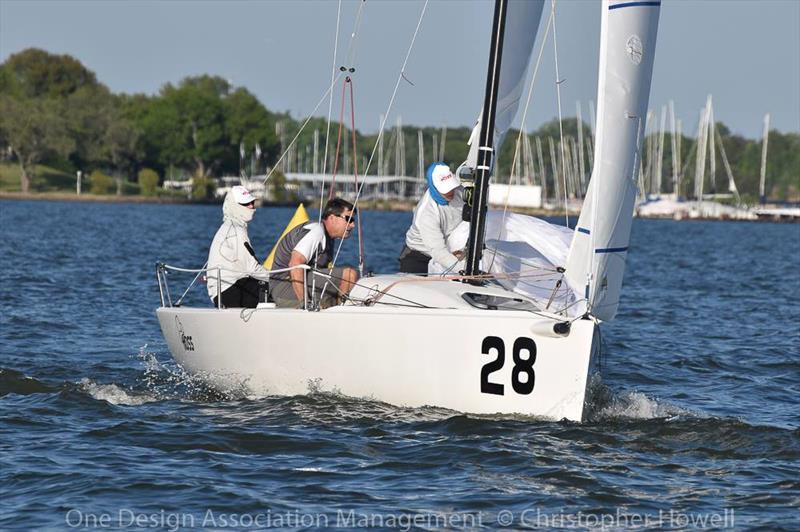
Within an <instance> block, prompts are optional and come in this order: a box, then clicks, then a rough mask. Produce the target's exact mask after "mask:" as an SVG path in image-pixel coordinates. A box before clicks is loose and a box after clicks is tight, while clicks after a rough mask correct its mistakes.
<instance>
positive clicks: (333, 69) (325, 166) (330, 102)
mask: <svg viewBox="0 0 800 532" xmlns="http://www.w3.org/2000/svg"><path fill="white" fill-rule="evenodd" d="M341 16H342V0H339V7H338V8H337V10H336V34H335V36H334V39H333V60H332V62H331V87H333V85H334V83H336V81H335V78H336V72H338V69H337V68H336V54H337V52H338V50H339V27H340V22H341ZM332 113H333V91H332V90H331V91H330V96H329V98H328V123H327V125H326V128H325V149H324V153H323V155H322V175H323V176H324V175H325V173H326V172H327V171H328V144H329V139H330V134H331V114H332ZM321 187H322V188H321V190H320V195H319V218H318V219H317V222H322V208H323V205H322V202H323V201H325V180H324V179H323V180H322V185H321Z"/></svg>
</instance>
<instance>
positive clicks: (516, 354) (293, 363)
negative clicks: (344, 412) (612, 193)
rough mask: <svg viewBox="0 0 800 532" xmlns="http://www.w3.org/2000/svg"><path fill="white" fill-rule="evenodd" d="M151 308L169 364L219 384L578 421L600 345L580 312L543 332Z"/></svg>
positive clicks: (394, 313) (455, 318) (364, 313)
mask: <svg viewBox="0 0 800 532" xmlns="http://www.w3.org/2000/svg"><path fill="white" fill-rule="evenodd" d="M432 284H438V285H441V284H442V283H428V285H432ZM445 284H450V285H454V286H452V287H449V288H452V290H458V289H459V287H463V286H469V285H463V284H461V283H445ZM455 285H457V286H455ZM437 288H438V287H437ZM424 289H425V287H423V290H424ZM452 290H450V291H452ZM445 292H447V290H446V291H445ZM439 296H440V297H441V298H442V299H446V298H447V297H448V294H447V293H444V294H441V293H440V294H439ZM467 307H468V305H467ZM156 313H157V315H158V320H159V323H160V325H161V330H162V332H163V334H164V338H165V339H166V341H167V344H168V346H169V349H170V351H171V353H172V355H173V357H174V358H175V360H176V361H177V362H178V363H179V364H180V365H181V366H182V367H183V368H184V369H185V370H186V371H187V372H188V373H190V374H192V375H197V376H200V377H201V378H202V379H203V380H205V381H206V382H207V383H208V384H210V385H211V386H213V387H215V388H217V389H220V390H232V389H234V390H241V391H245V393H251V394H256V395H299V394H306V393H309V392H310V391H326V392H336V393H342V394H344V395H348V396H354V397H363V398H369V399H373V400H380V401H384V402H387V403H391V404H394V405H398V406H409V407H419V406H424V405H430V406H437V407H444V408H449V409H453V410H457V411H461V412H469V413H478V414H492V413H504V414H512V413H514V414H523V415H531V416H538V417H543V418H549V419H563V418H566V419H569V420H575V421H581V420H582V419H583V415H584V402H585V396H586V385H587V381H588V376H589V371H590V368H591V360H592V355H593V353H594V352H595V350H596V349H597V347H598V345H597V342H598V338H597V337H596V335H595V331H596V328H597V326H596V325H595V323H594V322H592V321H589V320H578V321H575V322H574V323H573V324H572V327H571V330H570V332H569V333H568V334H567V335H566V336H557V335H555V334H552V333H550V334H547V330H548V329H549V330H552V324H553V323H555V322H554V321H553V320H552V319H548V318H542V317H539V316H537V315H534V314H532V313H529V312H523V311H503V310H485V309H477V308H472V307H469V308H425V309H421V308H413V307H394V306H389V307H381V306H380V305H373V306H350V305H348V306H340V307H334V308H330V309H327V310H323V311H319V312H307V311H303V310H293V309H276V308H270V309H247V310H242V309H223V310H219V309H212V308H181V307H162V308H159V309H158V310H157V311H156ZM541 331H545V334H540V332H541ZM500 351H502V353H500ZM531 351H535V356H533V357H532V355H531ZM531 358H533V359H534V360H533V362H530V360H531ZM529 376H530V377H532V379H533V385H532V386H530V385H529V384H527V382H528V377H529ZM515 383H516V384H515ZM529 388H530V389H529Z"/></svg>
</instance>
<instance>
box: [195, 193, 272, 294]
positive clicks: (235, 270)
mask: <svg viewBox="0 0 800 532" xmlns="http://www.w3.org/2000/svg"><path fill="white" fill-rule="evenodd" d="M255 212H256V199H255V198H254V197H253V195H252V194H250V191H249V190H247V189H246V188H244V187H243V186H240V185H237V186H235V187H233V188H231V190H230V191H229V192H228V194H227V195H226V196H225V201H224V202H223V204H222V220H223V221H222V225H221V226H220V228H219V229H218V230H217V234H216V235H214V240H213V241H212V242H211V249H209V251H208V275H207V278H208V297H210V298H211V300H212V301H213V302H214V306H217V305H218V301H217V296H218V294H219V295H221V296H222V306H223V307H227V308H230V307H246V308H255V307H256V306H257V305H258V302H259V294H260V290H259V279H256V278H254V277H251V275H253V274H255V275H257V276H258V277H260V278H261V279H262V280H264V279H266V277H267V272H266V270H265V269H264V267H263V266H261V262H260V261H259V260H258V259H257V258H256V254H255V251H253V246H251V245H250V238H249V237H248V236H247V224H248V223H249V222H250V220H252V219H253V215H254V214H255ZM216 268H219V283H220V286H218V283H217V270H216Z"/></svg>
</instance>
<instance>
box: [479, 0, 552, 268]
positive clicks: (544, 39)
mask: <svg viewBox="0 0 800 532" xmlns="http://www.w3.org/2000/svg"><path fill="white" fill-rule="evenodd" d="M552 24H553V12H552V11H551V13H550V18H548V19H547V27H546V28H545V31H544V37H542V44H541V46H540V47H539V56H538V57H537V58H536V66H535V67H534V68H533V73H532V74H531V83H530V85H529V86H528V98H527V100H526V101H525V109H524V110H523V111H522V120H521V123H520V128H519V135H517V145H516V147H515V148H514V159H512V161H513V162H512V165H511V173H512V174H513V173H514V168H515V165H516V162H517V157H518V155H517V153H518V152H519V146H520V143H521V140H522V133H523V131H524V130H525V121H526V120H527V117H528V107H529V106H530V104H531V97H532V96H533V86H534V84H535V83H536V78H537V76H538V74H539V66H540V65H541V62H542V55H544V45H545V43H547V37H548V36H549V35H550V26H552ZM526 135H527V133H526ZM510 185H511V178H510V175H509V187H508V190H507V192H506V201H505V204H504V205H503V223H502V224H501V227H503V226H504V225H505V223H506V213H507V212H508V201H509V199H510V196H511V186H510ZM501 231H502V229H501ZM497 239H498V240H500V235H499V234H498V236H497ZM492 266H494V257H492V262H491V264H490V265H489V271H491V269H492Z"/></svg>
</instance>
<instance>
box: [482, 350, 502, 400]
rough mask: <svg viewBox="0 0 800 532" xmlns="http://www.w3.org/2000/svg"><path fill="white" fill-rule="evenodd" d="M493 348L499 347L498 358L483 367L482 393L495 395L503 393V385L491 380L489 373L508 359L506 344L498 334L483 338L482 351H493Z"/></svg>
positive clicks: (500, 366) (497, 368) (485, 352)
mask: <svg viewBox="0 0 800 532" xmlns="http://www.w3.org/2000/svg"><path fill="white" fill-rule="evenodd" d="M492 349H497V358H495V359H494V360H493V361H491V362H489V363H488V364H485V365H484V366H483V368H482V369H481V393H490V394H493V395H503V385H502V384H497V383H494V382H489V375H491V374H492V373H494V372H495V371H497V370H499V369H500V368H502V367H503V364H504V363H505V361H506V345H505V343H503V339H502V338H498V337H497V336H487V337H486V338H484V339H483V345H482V347H481V351H482V353H483V354H484V355H488V354H490V353H491V351H492Z"/></svg>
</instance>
